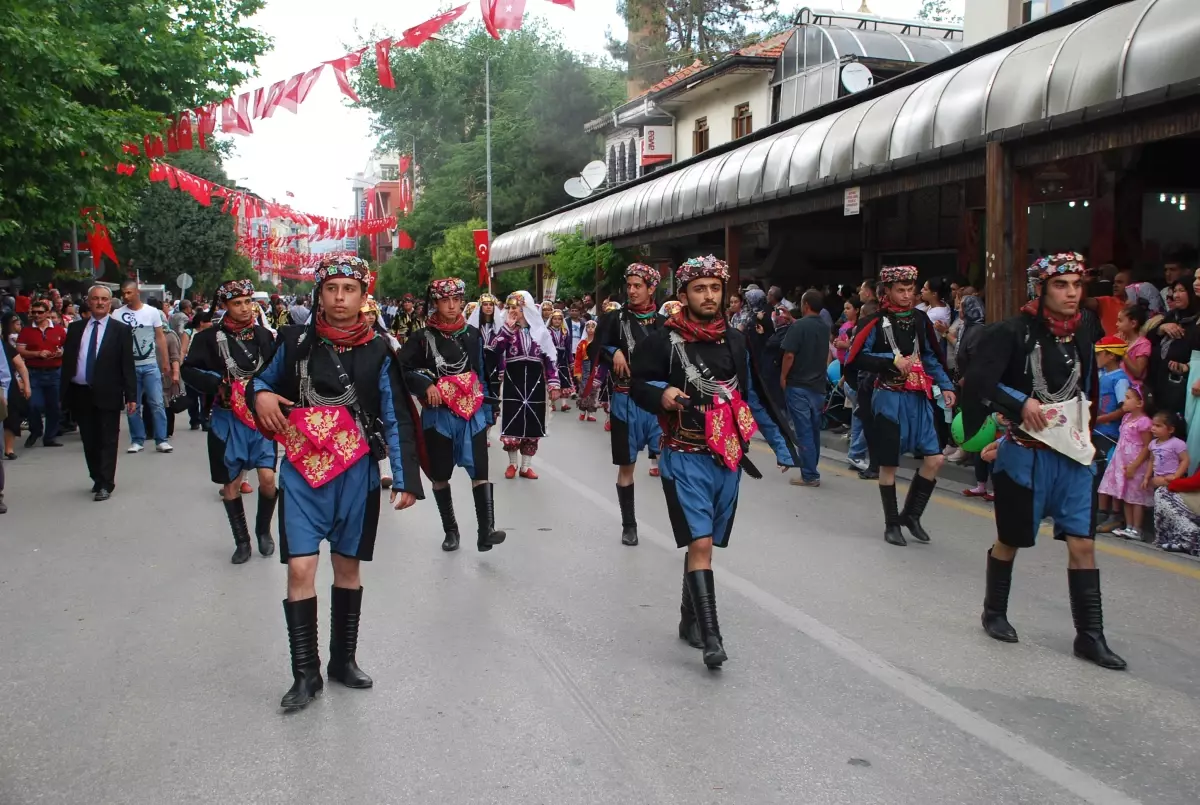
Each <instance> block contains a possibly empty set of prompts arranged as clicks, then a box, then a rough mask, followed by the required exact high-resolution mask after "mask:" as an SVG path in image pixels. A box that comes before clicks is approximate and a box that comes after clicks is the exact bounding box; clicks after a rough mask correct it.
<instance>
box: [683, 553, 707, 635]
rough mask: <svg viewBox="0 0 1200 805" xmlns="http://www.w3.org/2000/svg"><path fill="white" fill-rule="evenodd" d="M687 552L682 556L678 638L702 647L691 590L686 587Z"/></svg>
mask: <svg viewBox="0 0 1200 805" xmlns="http://www.w3.org/2000/svg"><path fill="white" fill-rule="evenodd" d="M687 576H688V569H687V554H686V553H685V554H684V556H683V598H682V600H681V601H680V604H679V639H680V640H686V641H687V644H688V645H689V646H691V647H692V648H704V641H703V640H701V639H700V625H699V624H698V623H696V609H695V607H693V606H692V591H691V590H689V589H688V579H687Z"/></svg>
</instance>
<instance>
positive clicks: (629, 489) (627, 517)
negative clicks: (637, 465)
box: [617, 484, 638, 545]
mask: <svg viewBox="0 0 1200 805" xmlns="http://www.w3.org/2000/svg"><path fill="white" fill-rule="evenodd" d="M617 502H618V503H620V504H621V544H622V545H637V544H638V532H637V516H636V514H634V509H633V484H630V485H629V486H620V485H618V486H617Z"/></svg>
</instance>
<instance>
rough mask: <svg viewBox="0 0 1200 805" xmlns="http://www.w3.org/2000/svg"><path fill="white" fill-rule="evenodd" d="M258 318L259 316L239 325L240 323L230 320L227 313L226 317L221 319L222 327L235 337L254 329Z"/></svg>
mask: <svg viewBox="0 0 1200 805" xmlns="http://www.w3.org/2000/svg"><path fill="white" fill-rule="evenodd" d="M257 318H258V317H257V316H251V317H250V321H247V322H243V323H239V322H236V321H234V320H233V319H231V318H229V314H228V313H226V314H225V315H224V316H222V317H221V326H222V327H223V328H225V330H227V331H228V332H230V333H232V334H233V335H240V334H241V333H244V332H245V331H246V330H252V329H254V324H255V320H256V319H257Z"/></svg>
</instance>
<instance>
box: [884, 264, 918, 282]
mask: <svg viewBox="0 0 1200 805" xmlns="http://www.w3.org/2000/svg"><path fill="white" fill-rule="evenodd" d="M918 273H919V272H918V271H917V267H916V266H884V267H883V268H882V269H881V270H880V271H879V281H880V282H916V281H917V275H918Z"/></svg>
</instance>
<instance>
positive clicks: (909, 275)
mask: <svg viewBox="0 0 1200 805" xmlns="http://www.w3.org/2000/svg"><path fill="white" fill-rule="evenodd" d="M879 281H880V283H881V284H882V285H883V288H884V292H883V296H882V298H881V299H880V309H879V312H878V313H877V314H876V315H875V316H873V317H871V318H869V319H867V321H866V322H864V323H863V324H862V326H861V327H860V328H859V331H858V335H857V336H855V338H854V343H853V344H852V345H851V347H850V354H849V355H848V356H847V360H846V364H847V366H848V367H850V368H851V369H853V370H855V371H859V372H870V373H872V374H874V375H876V377H877V380H876V381H875V388H874V391H873V392H872V396H871V400H870V404H871V411H872V412H873V416H872V419H871V425H870V427H869V429H868V431H867V446H868V447H869V448H870V450H871V458H872V460H877V461H878V463H879V497H880V499H881V500H882V502H883V521H884V532H883V538H884V540H886V541H887V542H888V543H889V544H891V545H901V546H903V545H907V544H908V542H907V540H905V539H904V532H903V531H901V526H904V527H905V528H907V529H908V530H909V532H911V533H912V535H913V537H914V538H915V539H916V540H917V541H918V542H929V534H928V533H926V531H925V528H924V527H923V526H922V525H921V515H922V514H924V513H925V507H926V506H927V505H928V504H929V498H930V497H931V496H932V495H933V489H934V487H936V486H937V476H938V472H939V471H940V470H941V468H942V462H943V461H945V457H944V456H943V455H942V446H941V444H940V442H939V440H938V433H937V426H936V425H935V423H934V419H933V417H934V409H935V404H934V398H935V396H936V395H940V396H941V399H942V404H943V405H944V406H945V407H946V410H951V409H953V407H954V399H955V398H954V383H953V382H952V381H951V380H950V374H949V372H948V371H947V370H946V366H945V361H944V359H943V358H942V354H941V352H940V351H939V349H938V346H937V344H938V341H937V336H936V334H935V333H934V330H933V325H931V324H930V323H929V318H928V317H927V316H926V315H925V312H924V311H921V310H917V309H916V308H914V307H913V305H914V303H915V302H916V296H917V290H916V289H917V269H916V268H914V267H913V266H893V267H890V268H884V269H883V270H882V271H881V272H880V273H879ZM935 388H936V389H938V391H937V392H936V395H935ZM905 453H911V454H912V455H913V456H914V457H916V458H919V459H921V468H920V470H919V471H918V472H917V474H916V475H914V476H913V480H912V483H911V484H909V486H908V496H907V497H906V498H905V500H904V509H903V511H901V510H899V507H898V504H897V501H896V468H897V467H898V466H900V456H902V455H903V454H905Z"/></svg>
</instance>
